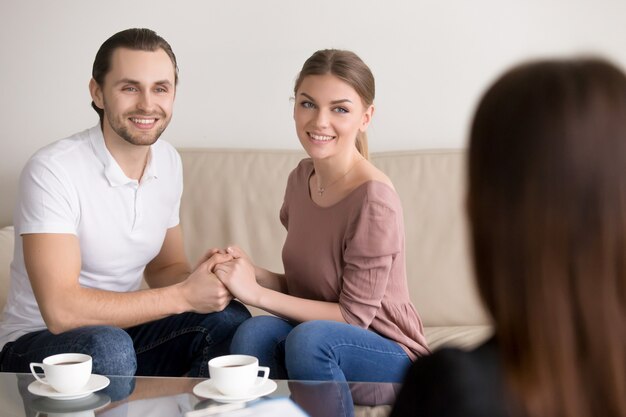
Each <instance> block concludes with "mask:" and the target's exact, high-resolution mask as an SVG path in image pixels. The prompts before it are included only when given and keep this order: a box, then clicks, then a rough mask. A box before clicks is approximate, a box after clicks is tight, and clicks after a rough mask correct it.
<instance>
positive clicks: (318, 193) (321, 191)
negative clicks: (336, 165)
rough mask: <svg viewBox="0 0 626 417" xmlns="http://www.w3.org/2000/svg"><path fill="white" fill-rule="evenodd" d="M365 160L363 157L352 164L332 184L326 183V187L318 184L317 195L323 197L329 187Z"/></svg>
mask: <svg viewBox="0 0 626 417" xmlns="http://www.w3.org/2000/svg"><path fill="white" fill-rule="evenodd" d="M364 160H365V158H361V159H359V160H358V161H356V162H355V163H353V164H352V166H351V167H350V168H348V170H347V171H346V172H344V173H343V175H341V176H340V177H339V178H337V179H336V180H334V181H332V182H331V183H330V184H326V186H325V187H322V186H321V185H318V186H317V195H319V196H320V197H323V196H324V191H326V190H327V189H329V188H330V187H332V186H333V185H335V184H336V183H338V182H339V180H340V179H342V178H344V177H345V176H346V175H348V174H349V173H350V171H352V169H353V168H354V167H355V166H357V165H358V164H359V162H361V161H364Z"/></svg>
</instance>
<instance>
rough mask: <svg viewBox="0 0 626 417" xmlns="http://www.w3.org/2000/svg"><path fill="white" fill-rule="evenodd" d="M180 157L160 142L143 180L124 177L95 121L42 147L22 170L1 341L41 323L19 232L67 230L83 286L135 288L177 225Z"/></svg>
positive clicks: (42, 326)
mask: <svg viewBox="0 0 626 417" xmlns="http://www.w3.org/2000/svg"><path fill="white" fill-rule="evenodd" d="M182 190H183V174H182V164H181V160H180V155H179V154H178V152H176V150H175V149H174V147H173V146H171V145H170V144H169V143H167V142H164V141H163V140H158V141H157V142H156V143H155V144H154V145H152V146H151V147H150V154H149V158H148V164H147V166H146V169H145V170H144V174H143V177H142V178H141V180H140V181H137V180H132V179H130V178H128V177H127V176H126V175H125V174H124V172H123V171H122V169H121V168H120V166H119V165H118V164H117V162H116V161H115V159H113V156H112V155H111V154H110V153H109V151H108V150H107V148H106V146H105V144H104V138H103V136H102V131H101V129H100V125H97V126H95V127H93V128H91V129H89V130H85V131H83V132H80V133H77V134H75V135H73V136H71V137H69V138H67V139H62V140H60V141H58V142H55V143H53V144H51V145H48V146H46V147H45V148H43V149H41V150H39V151H38V152H37V153H35V155H33V157H32V158H31V159H30V160H29V161H28V163H27V164H26V166H25V167H24V169H23V171H22V174H21V177H20V186H19V195H18V202H17V206H16V210H15V218H14V223H15V251H14V255H13V262H12V263H11V287H10V291H9V294H8V298H7V303H6V306H5V309H4V314H3V317H2V321H1V322H0V349H1V348H2V346H4V344H5V343H7V342H9V341H12V340H15V339H17V338H18V337H20V336H22V335H24V334H26V333H29V332H32V331H36V330H41V329H45V328H46V325H45V323H44V321H43V318H42V317H41V313H40V311H39V308H38V306H37V302H36V300H35V297H34V294H33V290H32V287H31V285H30V281H29V279H28V275H27V273H26V267H25V265H24V252H23V247H22V236H21V235H22V234H29V233H70V234H73V235H76V236H77V237H78V240H79V242H80V254H81V262H82V265H81V271H80V277H79V282H80V285H82V286H84V287H88V288H98V289H103V290H108V291H117V292H127V291H134V290H137V289H138V288H139V286H140V284H141V280H142V278H143V271H144V269H145V267H146V265H147V264H148V262H150V261H151V260H152V259H153V258H154V257H155V256H156V255H157V254H158V253H159V251H160V249H161V246H162V244H163V240H164V238H165V233H166V232H167V229H169V228H171V227H174V226H176V225H177V224H178V222H179V217H178V215H179V214H178V213H179V208H180V198H181V195H182Z"/></svg>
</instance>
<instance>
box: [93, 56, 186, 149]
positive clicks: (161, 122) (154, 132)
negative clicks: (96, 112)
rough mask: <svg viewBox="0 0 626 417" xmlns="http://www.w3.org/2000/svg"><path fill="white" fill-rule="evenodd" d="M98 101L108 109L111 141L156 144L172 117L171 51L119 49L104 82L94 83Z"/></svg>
mask: <svg viewBox="0 0 626 417" xmlns="http://www.w3.org/2000/svg"><path fill="white" fill-rule="evenodd" d="M90 90H91V95H92V98H93V101H94V103H95V104H96V105H97V106H98V107H100V108H102V109H104V120H103V123H102V130H103V133H104V137H105V138H106V139H107V140H116V139H119V138H121V139H123V140H125V141H126V142H128V143H131V144H133V145H152V144H153V143H154V142H156V141H157V139H158V138H159V136H161V133H163V131H164V130H165V128H166V127H167V125H168V124H169V122H170V119H171V118H172V110H173V107H174V97H175V95H176V85H175V70H174V65H173V64H172V61H171V60H170V58H169V56H168V55H167V53H166V52H165V51H164V50H162V49H158V50H156V51H154V52H147V51H135V50H131V49H126V48H118V49H116V50H115V51H113V55H112V57H111V68H110V70H109V72H108V73H107V75H106V76H105V79H104V83H103V85H98V84H97V83H96V82H95V81H94V80H92V81H91V84H90Z"/></svg>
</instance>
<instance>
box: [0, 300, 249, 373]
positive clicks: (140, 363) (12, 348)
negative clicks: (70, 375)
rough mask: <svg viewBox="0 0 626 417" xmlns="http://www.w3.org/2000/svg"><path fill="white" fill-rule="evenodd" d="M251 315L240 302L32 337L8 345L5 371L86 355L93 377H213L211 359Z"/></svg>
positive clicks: (4, 352)
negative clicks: (136, 322) (216, 309)
mask: <svg viewBox="0 0 626 417" xmlns="http://www.w3.org/2000/svg"><path fill="white" fill-rule="evenodd" d="M249 317H250V313H249V312H248V310H247V309H246V308H245V307H244V306H243V305H242V304H240V303H239V302H237V301H232V302H231V303H230V304H229V305H228V307H226V308H225V309H224V310H223V311H220V312H216V313H211V314H196V313H183V314H178V315H174V316H169V317H166V318H164V319H161V320H156V321H153V322H149V323H145V324H141V325H139V326H135V327H131V328H128V329H120V328H117V327H112V326H86V327H79V328H77V329H74V330H70V331H67V332H64V333H61V334H58V335H55V334H52V333H50V332H49V331H48V330H41V331H37V332H32V333H28V334H26V335H24V336H22V337H20V338H19V339H17V340H15V341H14V342H9V343H7V344H6V345H5V347H4V348H3V350H2V353H1V355H0V358H1V359H0V371H5V372H30V370H29V363H30V362H41V361H42V360H43V359H44V358H45V357H46V356H50V355H54V354H57V353H65V352H76V353H86V354H88V355H91V356H92V358H93V373H96V374H101V375H124V376H132V375H147V376H181V375H185V374H187V375H188V376H191V377H208V376H209V372H208V360H209V359H210V358H212V357H214V356H219V355H225V354H227V353H228V349H229V346H230V342H231V339H232V336H233V334H234V332H235V329H236V328H237V327H238V326H239V325H240V324H241V323H243V322H244V321H245V320H246V319H248V318H249Z"/></svg>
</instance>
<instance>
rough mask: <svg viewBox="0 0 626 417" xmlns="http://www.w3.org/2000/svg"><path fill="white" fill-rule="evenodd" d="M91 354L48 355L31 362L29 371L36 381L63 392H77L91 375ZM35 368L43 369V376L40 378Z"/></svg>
mask: <svg viewBox="0 0 626 417" xmlns="http://www.w3.org/2000/svg"><path fill="white" fill-rule="evenodd" d="M91 366H92V359H91V356H89V355H85V354H83V353H61V354H59V355H52V356H48V357H47V358H45V359H44V360H43V363H35V362H31V364H30V371H31V373H32V374H33V375H34V376H35V378H36V379H37V381H39V382H41V383H42V384H46V385H50V386H51V387H52V388H54V389H55V390H56V391H58V392H61V393H63V394H71V393H75V392H79V391H80V390H81V389H82V388H83V387H84V386H85V385H87V382H88V381H89V377H90V376H91ZM35 368H41V369H43V373H44V375H45V378H40V377H39V375H37V373H36V372H35Z"/></svg>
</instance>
